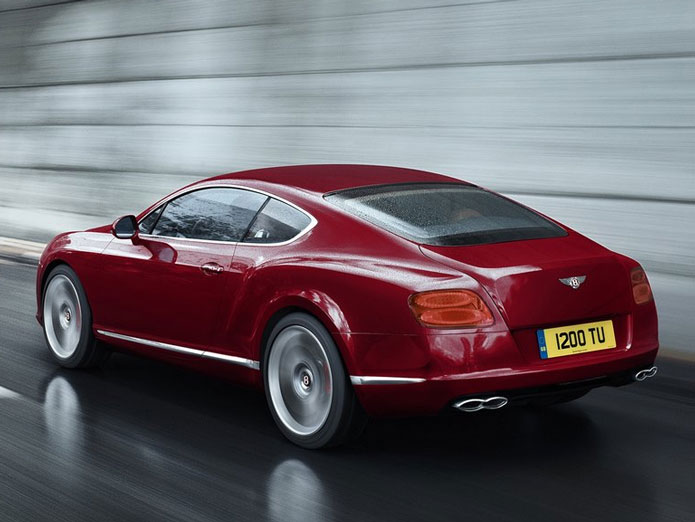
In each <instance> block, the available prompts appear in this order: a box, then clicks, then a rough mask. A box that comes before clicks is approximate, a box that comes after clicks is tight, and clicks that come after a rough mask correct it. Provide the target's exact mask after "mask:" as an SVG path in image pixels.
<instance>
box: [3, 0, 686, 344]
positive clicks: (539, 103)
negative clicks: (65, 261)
mask: <svg viewBox="0 0 695 522" xmlns="http://www.w3.org/2000/svg"><path fill="white" fill-rule="evenodd" d="M325 162H331V163H346V162H354V163H377V164H391V165H400V166H408V167H416V168H422V169H426V170H433V171H437V172H441V173H445V174H451V175H454V176H457V177H461V178H464V179H468V180H471V181H473V182H475V183H478V184H480V185H483V186H486V187H489V188H492V189H494V190H498V191H501V192H503V193H506V194H509V195H511V196H513V197H516V198H517V199H519V200H521V201H523V202H525V203H527V204H530V205H531V206H533V207H535V208H537V209H539V210H541V211H543V212H546V213H548V214H550V215H552V216H553V217H556V218H558V219H560V220H561V221H564V222H566V223H567V224H569V225H570V226H573V227H574V228H576V229H578V230H579V231H580V232H583V233H585V234H587V235H589V236H590V237H592V238H594V239H596V240H598V241H600V242H602V243H604V244H605V245H606V246H608V247H610V248H614V249H616V250H619V251H621V252H624V253H627V254H628V255H631V256H633V257H635V258H637V259H638V260H639V261H640V262H641V263H643V265H644V266H645V267H646V268H647V270H648V272H649V274H650V277H651V280H652V284H653V286H654V289H655V293H656V297H657V304H658V306H659V310H660V316H661V325H662V344H663V346H664V348H665V350H666V352H667V353H670V354H674V355H679V356H686V357H691V358H693V357H695V348H694V347H695V342H694V341H695V328H694V327H693V318H694V317H695V2H693V1H692V0H609V1H604V0H584V1H582V0H542V1H541V0H489V1H484V0H477V1H473V0H472V1H462V2H455V1H452V0H381V1H377V0H352V1H347V0H346V1H341V0H313V1H312V0H293V1H290V0H287V1H280V0H278V1H273V0H238V1H229V0H213V1H202V0H177V1H139V0H120V1H105V0H103V1H97V0H94V1H89V0H87V1H70V0H63V1H60V0H54V1H50V0H3V1H2V2H0V236H4V237H12V238H20V239H28V240H34V241H46V240H48V239H50V237H52V236H53V235H54V234H56V233H58V232H60V231H64V230H68V229H83V228H86V227H90V226H94V225H97V224H103V223H105V222H110V221H112V220H113V218H115V217H116V216H118V215H120V214H126V213H134V212H137V211H139V210H141V209H143V208H144V207H145V206H146V205H148V204H149V203H151V202H152V201H154V200H156V199H158V198H159V197H160V196H162V195H164V194H165V193H167V192H169V191H170V190H173V189H174V188H177V187H179V186H180V185H182V184H184V183H186V182H188V181H191V180H194V179H198V178H202V177H208V176H211V175H213V174H217V173H222V172H228V171H234V170H239V169H246V168H251V167H259V166H268V165H281V164H293V163H325Z"/></svg>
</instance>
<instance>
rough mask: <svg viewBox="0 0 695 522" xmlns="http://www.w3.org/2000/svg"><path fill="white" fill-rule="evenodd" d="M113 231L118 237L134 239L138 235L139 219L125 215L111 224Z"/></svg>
mask: <svg viewBox="0 0 695 522" xmlns="http://www.w3.org/2000/svg"><path fill="white" fill-rule="evenodd" d="M111 233H112V234H113V235H114V236H116V237H117V238H118V239H134V238H135V237H136V236H137V235H138V221H137V220H136V219H135V216H123V217H122V218H118V219H117V220H116V221H114V222H113V225H111Z"/></svg>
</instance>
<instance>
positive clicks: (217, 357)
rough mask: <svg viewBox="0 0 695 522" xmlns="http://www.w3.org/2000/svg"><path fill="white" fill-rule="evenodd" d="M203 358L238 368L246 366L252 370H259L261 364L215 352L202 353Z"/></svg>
mask: <svg viewBox="0 0 695 522" xmlns="http://www.w3.org/2000/svg"><path fill="white" fill-rule="evenodd" d="M203 357H204V358H205V359H214V360H216V361H223V362H226V363H230V364H236V365H238V366H246V367H247V368H251V369H252V370H260V369H261V363H260V362H259V361H254V360H253V359H244V358H243V357H237V356H235V355H225V354H223V353H217V352H203Z"/></svg>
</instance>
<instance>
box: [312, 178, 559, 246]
mask: <svg viewBox="0 0 695 522" xmlns="http://www.w3.org/2000/svg"><path fill="white" fill-rule="evenodd" d="M325 197H326V199H327V200H329V201H331V202H333V203H335V204H336V205H338V206H339V207H341V208H343V209H344V210H346V211H348V212H350V213H351V214H354V215H356V216H359V217H361V218H363V219H365V220H367V221H369V222H371V223H373V224H375V225H377V226H379V227H381V228H384V229H386V230H388V231H390V232H393V233H394V234H398V235H399V236H402V237H405V238H407V239H410V240H412V241H415V242H418V243H421V244H425V245H437V246H462V245H480V244H485V243H501V242H505V241H519V240H524V239H541V238H548V237H560V236H564V235H567V233H566V232H565V231H564V230H563V229H562V228H561V227H559V226H557V225H556V224H554V223H552V222H551V221H548V220H547V219H545V218H544V217H542V216H540V215H538V214H536V213H535V212H533V211H531V210H528V209H526V208H525V207H523V206H521V205H519V204H517V203H514V202H513V201H509V200H508V199H505V198H503V197H500V196H498V195H496V194H493V193H491V192H488V191H486V190H483V189H481V188H478V187H471V186H467V185H463V184H455V183H417V184H399V185H379V186H370V187H360V188H356V189H349V190H344V191H340V192H336V193H333V194H328V195H326V196H325Z"/></svg>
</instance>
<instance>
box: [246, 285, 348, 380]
mask: <svg viewBox="0 0 695 522" xmlns="http://www.w3.org/2000/svg"><path fill="white" fill-rule="evenodd" d="M292 313H303V314H307V315H309V316H311V317H314V318H315V319H316V320H318V321H319V323H321V324H322V325H323V327H324V328H326V330H327V331H328V333H329V335H330V336H331V338H332V339H333V341H334V342H335V344H336V346H337V347H338V352H339V353H340V356H341V359H342V361H343V365H344V366H345V369H346V371H347V372H348V373H350V371H351V369H352V368H353V367H354V364H353V357H352V350H351V349H350V345H349V342H348V339H349V335H345V334H346V333H347V332H349V328H348V325H347V319H346V318H345V316H344V314H343V312H342V310H341V309H340V307H339V306H338V304H337V303H336V302H335V301H334V300H333V299H331V298H330V297H328V296H327V295H325V294H322V293H319V292H316V291H311V292H303V293H302V294H298V295H294V296H286V297H284V298H282V299H277V300H275V301H273V302H272V303H271V306H269V307H268V309H267V311H266V314H265V315H264V317H263V319H262V320H261V328H260V335H259V339H258V344H257V349H258V352H257V353H258V360H259V362H260V364H261V368H262V366H263V358H264V357H265V351H266V348H267V344H268V340H269V338H270V334H271V332H272V330H273V328H274V327H275V325H277V324H278V322H280V320H281V319H282V318H283V317H286V316H287V315H289V314H292Z"/></svg>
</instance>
